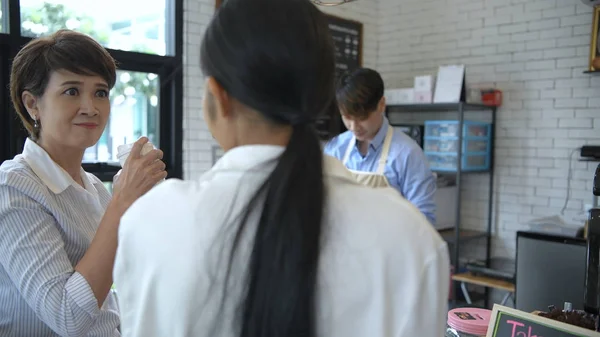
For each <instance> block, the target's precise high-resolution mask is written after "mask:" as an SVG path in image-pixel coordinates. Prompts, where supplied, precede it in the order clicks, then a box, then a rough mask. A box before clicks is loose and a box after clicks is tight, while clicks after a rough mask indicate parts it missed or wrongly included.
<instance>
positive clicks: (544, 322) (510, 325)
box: [486, 304, 600, 337]
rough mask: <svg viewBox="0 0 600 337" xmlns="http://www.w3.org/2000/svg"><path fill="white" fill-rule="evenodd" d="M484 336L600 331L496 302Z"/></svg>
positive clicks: (570, 336) (597, 336) (545, 336)
mask: <svg viewBox="0 0 600 337" xmlns="http://www.w3.org/2000/svg"><path fill="white" fill-rule="evenodd" d="M486 337H600V333H597V332H594V331H592V330H588V329H584V328H580V327H577V326H574V325H570V324H565V323H562V322H558V321H555V320H551V319H548V318H545V317H541V316H538V315H534V314H530V313H526V312H523V311H519V310H515V309H512V308H508V307H504V306H501V305H497V304H496V305H494V311H493V312H492V317H491V319H490V325H489V327H488V332H487V335H486Z"/></svg>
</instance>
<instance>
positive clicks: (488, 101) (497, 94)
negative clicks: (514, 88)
mask: <svg viewBox="0 0 600 337" xmlns="http://www.w3.org/2000/svg"><path fill="white" fill-rule="evenodd" d="M481 101H482V103H483V104H484V105H487V106H501V105H502V91H500V90H498V89H491V90H482V91H481Z"/></svg>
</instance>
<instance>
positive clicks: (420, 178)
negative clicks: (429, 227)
mask: <svg viewBox="0 0 600 337" xmlns="http://www.w3.org/2000/svg"><path fill="white" fill-rule="evenodd" d="M396 165H397V166H401V165H404V167H396V168H395V171H396V172H397V174H398V182H399V185H400V193H402V195H403V196H404V197H405V198H406V199H407V200H408V201H410V202H411V203H412V204H413V205H415V206H416V207H417V208H418V209H419V210H420V211H421V212H422V213H423V214H424V215H425V217H427V220H429V222H431V224H433V225H435V220H436V219H435V208H436V206H435V191H436V179H435V177H434V175H433V173H432V172H431V169H430V168H429V164H428V163H427V158H426V157H425V154H424V153H423V151H422V150H421V149H420V148H418V147H414V148H411V149H410V152H409V153H408V154H407V155H406V157H405V160H401V161H398V162H397V163H396Z"/></svg>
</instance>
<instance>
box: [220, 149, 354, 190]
mask: <svg viewBox="0 0 600 337" xmlns="http://www.w3.org/2000/svg"><path fill="white" fill-rule="evenodd" d="M284 150H285V147H283V146H277V145H244V146H238V147H235V148H233V149H231V150H229V151H227V152H226V153H225V154H224V155H223V157H221V159H219V161H218V162H217V163H215V165H214V166H213V168H212V170H211V171H221V170H251V169H253V168H256V169H258V168H264V166H263V165H265V164H268V163H269V161H273V163H275V161H274V160H275V159H276V158H277V157H279V156H280V155H281V154H282V153H283V151H284ZM323 175H325V176H331V177H335V178H341V179H344V180H348V181H349V182H352V183H355V184H358V183H357V182H356V179H355V178H354V177H353V176H352V174H351V173H350V171H349V170H348V169H347V168H346V167H345V166H344V164H343V163H342V162H341V161H340V160H338V159H337V158H335V157H331V156H328V155H324V156H323Z"/></svg>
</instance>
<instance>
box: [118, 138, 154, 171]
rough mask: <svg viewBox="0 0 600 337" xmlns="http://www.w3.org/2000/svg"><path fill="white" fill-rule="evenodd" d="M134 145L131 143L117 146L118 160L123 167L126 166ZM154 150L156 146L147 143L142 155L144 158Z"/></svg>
mask: <svg viewBox="0 0 600 337" xmlns="http://www.w3.org/2000/svg"><path fill="white" fill-rule="evenodd" d="M133 144H134V143H129V144H123V145H119V146H117V159H118V160H119V163H121V167H123V166H124V165H125V161H126V160H127V158H128V157H129V154H130V153H131V149H133ZM152 150H154V145H152V143H150V142H147V143H146V144H144V147H142V152H141V155H142V156H143V155H145V154H147V153H148V152H150V151H152Z"/></svg>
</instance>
